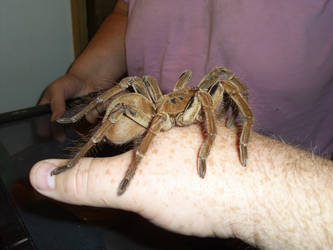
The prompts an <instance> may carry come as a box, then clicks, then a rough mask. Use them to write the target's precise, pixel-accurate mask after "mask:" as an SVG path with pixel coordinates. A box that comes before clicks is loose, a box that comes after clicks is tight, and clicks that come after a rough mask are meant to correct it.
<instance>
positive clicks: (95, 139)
mask: <svg viewBox="0 0 333 250" xmlns="http://www.w3.org/2000/svg"><path fill="white" fill-rule="evenodd" d="M120 115H121V113H120V112H119V113H118V116H120ZM112 125H113V123H112V122H111V121H107V122H105V123H103V124H102V126H101V127H100V128H99V129H98V130H97V131H96V132H95V134H94V135H93V136H92V137H91V138H90V139H89V141H88V142H87V143H86V144H85V145H84V146H83V147H82V148H81V150H80V151H79V152H78V153H77V154H76V155H75V156H74V158H72V159H71V160H69V162H68V163H67V165H65V166H62V167H58V168H55V169H54V170H53V171H52V172H51V175H57V174H60V173H62V172H64V171H66V170H67V169H70V168H72V167H74V166H75V165H76V164H77V163H78V161H79V160H80V159H81V158H82V157H83V156H84V155H85V154H86V153H87V152H88V151H89V149H90V148H91V147H93V146H94V145H95V144H96V143H98V142H100V141H101V140H102V139H103V137H104V133H105V131H106V130H108V129H110V128H111V127H112Z"/></svg>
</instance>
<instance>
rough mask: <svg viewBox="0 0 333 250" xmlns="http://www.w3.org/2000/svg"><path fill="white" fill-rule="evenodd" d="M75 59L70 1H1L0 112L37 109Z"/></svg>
mask: <svg viewBox="0 0 333 250" xmlns="http://www.w3.org/2000/svg"><path fill="white" fill-rule="evenodd" d="M73 59H74V52H73V43H72V24H71V10H70V1H69V0H1V1H0V113H3V112H7V111H13V110H16V109H22V108H26V107H30V106H34V105H35V104H36V102H37V100H38V98H39V96H40V94H41V92H42V90H43V89H44V88H45V87H46V86H47V85H48V84H49V83H51V82H52V81H53V80H55V79H56V78H57V77H59V76H60V75H62V74H64V73H65V72H66V70H67V68H68V67H69V66H70V64H71V62H72V61H73Z"/></svg>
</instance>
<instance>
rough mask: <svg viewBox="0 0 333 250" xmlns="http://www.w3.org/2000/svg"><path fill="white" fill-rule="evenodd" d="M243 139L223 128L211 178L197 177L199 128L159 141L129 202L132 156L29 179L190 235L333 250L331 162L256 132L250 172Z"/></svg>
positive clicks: (74, 200)
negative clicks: (123, 187)
mask: <svg viewBox="0 0 333 250" xmlns="http://www.w3.org/2000/svg"><path fill="white" fill-rule="evenodd" d="M235 135H236V131H235V129H226V128H225V127H224V126H223V125H222V124H220V125H219V126H218V136H217V137H216V141H215V143H214V146H213V148H212V151H211V153H210V155H209V157H208V160H207V173H206V177H205V178H204V179H201V178H200V177H199V176H198V174H197V170H196V160H197V156H198V151H199V148H200V145H201V143H202V132H201V129H200V128H199V127H198V126H196V125H193V126H189V127H184V128H173V129H172V130H170V131H168V132H163V133H160V134H159V135H157V137H156V138H155V139H154V140H153V142H152V144H151V146H150V148H149V150H148V152H147V154H146V156H145V157H144V159H143V160H142V162H141V163H140V165H139V168H138V170H137V173H136V175H135V176H134V179H133V180H132V182H131V184H130V186H129V188H128V190H127V191H126V192H125V193H124V194H123V195H122V196H117V194H116V193H117V187H118V185H119V182H120V180H121V179H122V177H123V175H124V173H125V171H126V168H127V167H128V165H129V164H130V162H131V160H132V156H133V151H130V152H127V153H125V154H122V155H119V156H116V157H112V158H95V159H94V158H84V159H82V160H81V161H80V162H79V163H78V165H77V166H76V167H75V168H73V169H71V170H68V171H66V172H64V173H62V174H60V175H57V176H53V177H50V171H51V170H52V169H54V168H55V167H56V166H59V165H63V164H64V163H65V160H44V161H42V162H39V163H37V164H36V165H35V166H34V168H33V169H32V171H31V174H30V178H31V182H32V184H33V186H34V187H35V188H36V189H37V190H38V191H39V192H41V193H42V194H44V195H46V196H48V197H51V198H53V199H56V200H60V201H63V202H67V203H71V204H80V205H83V204H84V205H90V206H100V207H113V208H121V209H125V210H130V211H134V212H137V213H139V214H141V215H142V216H144V217H146V218H147V219H149V220H150V221H152V222H153V223H155V224H157V225H159V226H161V227H164V228H166V229H169V230H171V231H174V232H178V233H182V234H189V235H197V236H217V237H223V238H225V237H238V238H240V239H242V240H244V241H246V242H248V243H250V244H252V245H257V246H259V247H261V248H267V249H288V248H289V249H295V248H299V249H306V248H311V249H313V248H321V249H323V248H329V247H330V246H332V244H333V239H332V237H333V235H332V232H333V226H332V225H333V213H332V207H333V194H332V190H333V184H332V177H333V164H332V162H330V161H328V160H325V159H322V158H320V157H318V156H315V155H312V154H311V153H308V152H305V151H302V150H300V149H297V148H294V147H291V146H288V145H285V144H283V143H281V142H278V141H275V140H272V139H270V138H267V137H264V136H261V135H259V134H256V133H252V135H251V138H250V143H249V160H248V164H247V167H242V166H241V164H240V161H239V156H238V151H237V148H236V136H235Z"/></svg>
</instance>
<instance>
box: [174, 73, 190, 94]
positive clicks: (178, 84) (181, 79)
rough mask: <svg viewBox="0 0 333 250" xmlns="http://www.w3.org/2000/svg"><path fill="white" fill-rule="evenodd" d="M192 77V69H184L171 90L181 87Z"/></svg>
mask: <svg viewBox="0 0 333 250" xmlns="http://www.w3.org/2000/svg"><path fill="white" fill-rule="evenodd" d="M191 77H192V71H191V70H185V71H184V72H183V73H182V74H181V75H180V76H179V78H178V81H177V82H176V84H175V87H174V88H173V92H175V91H177V90H180V89H183V88H184V87H185V86H186V84H187V83H188V82H189V81H190V80H191Z"/></svg>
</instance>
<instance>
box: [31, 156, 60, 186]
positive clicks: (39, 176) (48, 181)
mask: <svg viewBox="0 0 333 250" xmlns="http://www.w3.org/2000/svg"><path fill="white" fill-rule="evenodd" d="M56 167H57V166H56V165H54V164H52V163H49V162H43V163H41V164H40V166H38V168H37V170H36V173H35V176H34V177H35V178H34V182H35V185H36V188H37V189H39V190H41V191H48V190H53V189H54V186H55V176H54V175H53V176H51V174H50V173H51V171H52V170H53V169H55V168H56Z"/></svg>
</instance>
